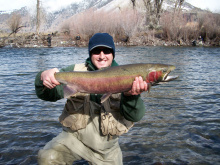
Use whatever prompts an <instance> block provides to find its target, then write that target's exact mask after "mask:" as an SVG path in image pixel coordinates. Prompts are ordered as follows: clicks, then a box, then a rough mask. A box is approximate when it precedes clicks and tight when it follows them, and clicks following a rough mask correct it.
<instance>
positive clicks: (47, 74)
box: [41, 68, 60, 89]
mask: <svg viewBox="0 0 220 165" xmlns="http://www.w3.org/2000/svg"><path fill="white" fill-rule="evenodd" d="M56 72H59V70H58V69H57V68H53V69H49V70H45V71H44V72H42V73H41V80H42V81H43V85H44V86H45V87H47V88H49V89H52V88H54V87H56V86H57V85H60V83H59V82H58V81H57V80H56V79H55V77H54V74H55V73H56Z"/></svg>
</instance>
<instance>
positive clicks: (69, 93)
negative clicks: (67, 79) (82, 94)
mask: <svg viewBox="0 0 220 165" xmlns="http://www.w3.org/2000/svg"><path fill="white" fill-rule="evenodd" d="M75 93H77V91H76V90H75V89H74V88H73V87H72V86H70V85H63V94H64V98H68V97H70V96H72V95H74V94H75Z"/></svg>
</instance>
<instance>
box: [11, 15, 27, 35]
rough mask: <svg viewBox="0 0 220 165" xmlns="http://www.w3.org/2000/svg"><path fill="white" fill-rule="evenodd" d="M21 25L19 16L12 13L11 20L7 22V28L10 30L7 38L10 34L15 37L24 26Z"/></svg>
mask: <svg viewBox="0 0 220 165" xmlns="http://www.w3.org/2000/svg"><path fill="white" fill-rule="evenodd" d="M21 24H22V19H21V15H20V14H18V13H13V14H12V16H11V18H10V19H9V22H8V25H9V28H10V30H11V33H10V34H9V36H10V35H12V34H14V35H16V33H17V32H18V31H19V30H20V29H21V28H22V27H25V26H22V25H21Z"/></svg>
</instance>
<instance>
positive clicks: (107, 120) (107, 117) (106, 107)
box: [101, 100, 113, 140]
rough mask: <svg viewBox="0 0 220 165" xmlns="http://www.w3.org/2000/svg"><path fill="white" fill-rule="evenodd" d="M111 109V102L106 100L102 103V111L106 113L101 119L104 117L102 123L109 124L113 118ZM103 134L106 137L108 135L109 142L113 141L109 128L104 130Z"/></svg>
mask: <svg viewBox="0 0 220 165" xmlns="http://www.w3.org/2000/svg"><path fill="white" fill-rule="evenodd" d="M109 107H110V104H109V100H106V101H105V102H104V103H102V104H101V110H103V111H104V114H103V115H102V114H101V117H102V119H101V120H102V121H106V122H109V118H110V117H111V116H109V112H108V111H109ZM101 113H102V111H101ZM102 129H104V128H103V127H102ZM102 133H103V134H104V135H107V136H108V140H111V139H112V137H113V136H112V135H111V134H110V133H109V128H107V129H105V130H102Z"/></svg>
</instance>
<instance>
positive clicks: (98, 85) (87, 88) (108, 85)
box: [55, 63, 178, 102]
mask: <svg viewBox="0 0 220 165" xmlns="http://www.w3.org/2000/svg"><path fill="white" fill-rule="evenodd" d="M174 69H175V66H173V65H166V64H145V63H139V64H128V65H120V66H114V67H108V68H105V69H102V70H97V71H72V72H58V73H55V78H56V80H57V81H59V82H60V83H62V84H64V87H63V89H64V97H65V98H66V97H69V96H71V95H73V94H75V93H77V92H80V93H93V94H104V95H103V97H102V98H101V102H104V101H105V100H106V99H107V98H108V97H109V96H110V95H111V94H112V93H121V92H125V91H129V90H130V89H131V88H132V84H133V81H134V80H135V77H138V76H141V77H142V78H143V80H144V81H146V82H147V83H148V84H149V87H150V86H151V85H156V84H158V83H160V82H167V81H171V80H174V79H176V78H177V77H178V76H174V77H170V76H168V74H169V73H170V72H171V71H172V70H174ZM149 87H148V89H149Z"/></svg>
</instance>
